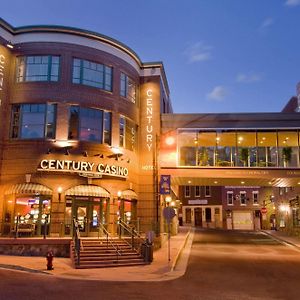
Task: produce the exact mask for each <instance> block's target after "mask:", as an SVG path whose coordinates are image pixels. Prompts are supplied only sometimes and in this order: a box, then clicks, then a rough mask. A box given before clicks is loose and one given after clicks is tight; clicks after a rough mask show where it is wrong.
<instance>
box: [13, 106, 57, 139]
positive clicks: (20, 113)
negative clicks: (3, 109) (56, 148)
mask: <svg viewBox="0 0 300 300" xmlns="http://www.w3.org/2000/svg"><path fill="white" fill-rule="evenodd" d="M25 105H29V107H30V113H34V112H31V108H32V107H33V106H39V105H43V106H44V112H43V114H44V115H43V124H41V125H43V136H42V137H24V135H22V128H23V126H24V125H23V119H24V113H25V111H24V106H25ZM50 107H53V120H52V123H51V124H52V125H53V134H52V136H51V137H48V124H49V119H48V113H49V112H51V111H50ZM15 108H18V110H19V111H18V120H17V124H16V123H15ZM56 123H57V104H56V103H18V104H12V105H11V120H10V132H9V137H10V139H12V140H53V139H55V138H56V127H57V124H56ZM14 128H17V130H16V131H14ZM15 134H16V135H17V136H15Z"/></svg>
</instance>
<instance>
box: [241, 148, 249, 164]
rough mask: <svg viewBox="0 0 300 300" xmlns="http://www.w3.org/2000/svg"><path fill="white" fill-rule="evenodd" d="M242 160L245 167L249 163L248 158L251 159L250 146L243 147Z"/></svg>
mask: <svg viewBox="0 0 300 300" xmlns="http://www.w3.org/2000/svg"><path fill="white" fill-rule="evenodd" d="M240 155H241V161H242V162H243V163H244V167H245V166H247V165H248V159H249V149H248V148H242V149H241V153H240Z"/></svg>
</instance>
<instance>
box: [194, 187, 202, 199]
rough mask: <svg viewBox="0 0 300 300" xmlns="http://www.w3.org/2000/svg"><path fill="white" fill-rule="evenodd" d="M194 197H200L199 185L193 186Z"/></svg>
mask: <svg viewBox="0 0 300 300" xmlns="http://www.w3.org/2000/svg"><path fill="white" fill-rule="evenodd" d="M195 197H201V186H200V185H196V186H195Z"/></svg>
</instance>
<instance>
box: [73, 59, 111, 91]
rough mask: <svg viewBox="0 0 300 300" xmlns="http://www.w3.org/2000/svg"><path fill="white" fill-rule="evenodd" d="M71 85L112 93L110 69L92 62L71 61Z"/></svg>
mask: <svg viewBox="0 0 300 300" xmlns="http://www.w3.org/2000/svg"><path fill="white" fill-rule="evenodd" d="M72 82H73V83H78V84H85V85H89V86H93V87H97V88H100V89H103V90H106V91H110V92H111V91H112V68H111V67H108V66H105V65H102V64H97V63H95V62H92V61H88V60H83V59H78V58H74V59H73V78H72Z"/></svg>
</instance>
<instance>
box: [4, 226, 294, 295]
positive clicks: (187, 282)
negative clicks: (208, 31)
mask: <svg viewBox="0 0 300 300" xmlns="http://www.w3.org/2000/svg"><path fill="white" fill-rule="evenodd" d="M103 272H105V270H103ZM4 299H5V300H15V299H16V300H17V299H18V300H19V299H20V300H27V299H30V300H37V299H41V300H48V299H55V300H61V299H62V300H73V299H76V300H77V299H79V300H80V299H84V300H89V299H93V300H100V299H101V300H102V299H103V300H106V299H108V300H110V299H114V300H118V299H122V300H123V299H126V300H127V299H128V300H131V299H138V300H142V299H151V300H158V299H166V300H173V299H184V300H190V299H218V300H219V299H238V300H243V299H255V300H258V299H263V300H268V299H295V300H296V299H300V251H299V250H297V249H296V248H293V247H291V246H287V245H282V244H280V243H279V242H276V241H274V240H272V239H271V238H270V237H269V236H266V235H264V234H262V233H258V232H235V231H221V230H220V231H214V230H209V231H202V230H197V231H196V233H195V236H194V242H193V245H192V249H191V254H190V258H189V262H188V268H187V271H186V273H185V275H184V276H183V277H181V278H178V279H176V280H172V281H164V282H97V281H84V280H69V279H59V278H57V277H52V276H51V275H41V274H30V273H25V272H13V271H9V270H1V269H0V300H4Z"/></svg>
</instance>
